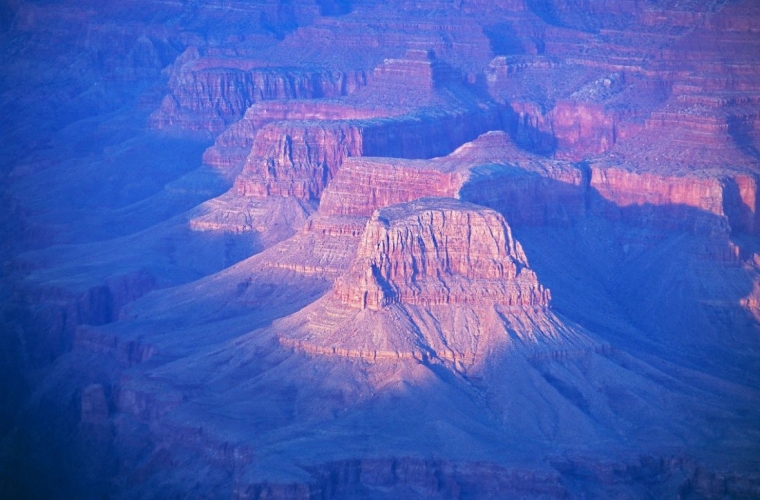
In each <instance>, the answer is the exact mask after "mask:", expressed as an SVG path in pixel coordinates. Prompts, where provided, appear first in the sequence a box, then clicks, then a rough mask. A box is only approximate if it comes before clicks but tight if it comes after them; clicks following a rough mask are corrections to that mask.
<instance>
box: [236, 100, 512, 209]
mask: <svg viewBox="0 0 760 500" xmlns="http://www.w3.org/2000/svg"><path fill="white" fill-rule="evenodd" d="M498 127H499V118H498V114H497V113H496V112H495V110H488V111H472V112H463V113H458V114H447V113H441V114H427V113H421V114H420V116H401V117H397V118H385V119H374V120H355V121H354V120H347V121H335V122H329V121H328V122H306V123H301V122H296V123H291V122H277V123H272V124H269V125H266V126H264V127H263V128H262V129H261V130H259V131H258V132H257V134H256V139H255V141H254V144H253V148H252V150H251V154H250V155H249V157H248V159H247V160H246V165H245V167H244V170H243V172H242V174H241V175H240V176H239V177H238V179H237V180H236V182H235V185H236V190H237V192H238V193H239V194H240V195H243V196H268V195H275V196H295V197H297V198H301V199H318V198H320V197H321V195H322V191H323V190H324V189H325V187H326V186H327V184H328V182H330V181H331V179H332V178H333V177H335V175H336V172H337V171H338V169H340V168H341V165H342V164H343V161H344V160H345V159H346V158H348V157H353V156H373V155H377V154H380V153H383V154H390V155H392V156H396V157H401V158H429V157H433V156H438V155H442V154H446V153H448V152H449V151H451V150H452V149H454V148H455V147H456V146H457V145H459V144H461V143H462V142H466V141H467V140H471V139H474V138H475V137H477V136H478V135H480V134H481V133H483V132H485V131H487V130H491V129H494V128H498Z"/></svg>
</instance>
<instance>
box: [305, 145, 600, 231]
mask: <svg viewBox="0 0 760 500" xmlns="http://www.w3.org/2000/svg"><path fill="white" fill-rule="evenodd" d="M399 179H400V180H401V182H397V180H399ZM583 179H584V173H583V171H582V170H581V169H579V168H577V167H575V166H573V165H572V164H570V163H567V162H562V161H555V160H549V159H546V158H542V157H541V156H538V155H534V154H530V153H527V152H525V151H522V150H520V149H519V148H518V147H516V145H515V144H514V142H513V141H512V140H511V139H510V138H509V136H508V135H507V134H505V133H503V132H489V133H486V134H484V135H482V136H480V137H479V138H478V139H476V140H475V141H472V142H470V143H467V144H464V145H463V146H461V147H460V148H458V149H457V150H456V151H454V152H453V153H451V154H450V155H448V156H445V157H439V158H434V159H431V160H401V159H388V158H366V157H365V158H351V159H349V160H348V161H347V162H346V163H345V164H344V165H343V167H342V170H341V174H340V175H339V176H338V177H337V178H336V179H335V180H334V182H333V183H332V184H331V185H330V188H329V189H328V190H327V191H326V192H325V194H324V196H323V199H322V202H321V204H320V212H321V213H323V214H332V215H351V216H365V217H368V216H370V215H371V214H372V213H373V212H374V211H375V210H376V209H378V208H382V207H384V206H388V205H391V204H394V203H402V202H407V201H412V200H414V199H417V198H420V197H423V196H444V197H455V198H460V199H462V200H466V201H471V202H473V203H478V204H481V205H485V206H488V207H491V208H494V209H496V210H498V211H501V212H502V213H505V214H507V215H508V217H509V220H511V221H515V222H516V223H519V224H547V223H548V224H556V223H567V222H568V221H569V220H570V219H572V218H574V217H578V216H580V215H582V214H583V213H584V211H585V206H584V191H583Z"/></svg>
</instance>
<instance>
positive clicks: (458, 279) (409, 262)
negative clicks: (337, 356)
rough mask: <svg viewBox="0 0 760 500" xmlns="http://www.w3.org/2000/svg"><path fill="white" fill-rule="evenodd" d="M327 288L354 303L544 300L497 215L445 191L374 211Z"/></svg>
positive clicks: (528, 303) (363, 305)
mask: <svg viewBox="0 0 760 500" xmlns="http://www.w3.org/2000/svg"><path fill="white" fill-rule="evenodd" d="M335 293H336V295H337V296H338V297H339V298H340V300H341V301H343V302H344V303H346V304H348V305H350V306H352V307H356V308H361V309H364V308H370V309H380V308H382V307H384V306H387V305H388V304H391V303H404V304H416V305H438V304H452V305H453V304H469V305H478V304H481V305H482V304H484V303H496V304H503V305H508V306H517V305H519V306H536V307H543V306H546V305H548V302H549V293H548V291H546V290H545V289H544V288H543V287H541V286H540V285H539V284H538V281H537V280H536V276H535V274H534V273H533V272H532V271H530V270H529V269H527V260H526V258H525V254H524V253H523V251H522V248H521V247H520V244H519V243H517V242H515V240H514V239H513V238H512V233H511V230H510V228H509V226H508V225H507V224H506V222H505V221H504V219H503V218H502V217H501V216H500V215H499V214H497V213H496V212H493V211H491V210H488V209H484V208H482V207H478V206H476V205H470V204H467V203H462V202H458V201H454V200H451V199H446V198H423V199H420V200H418V201H416V202H411V203H406V204H399V205H393V206H390V207H388V208H385V209H382V210H379V211H378V212H376V213H375V214H374V215H373V216H372V218H371V219H370V221H369V223H368V224H367V228H366V229H365V231H364V234H363V236H362V240H361V243H360V244H359V248H358V250H357V253H356V257H355V260H354V262H353V264H352V265H351V269H350V270H349V272H348V274H347V275H346V276H345V277H344V278H341V279H339V280H338V281H337V282H336V285H335Z"/></svg>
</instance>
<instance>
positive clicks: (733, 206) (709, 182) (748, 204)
mask: <svg viewBox="0 0 760 500" xmlns="http://www.w3.org/2000/svg"><path fill="white" fill-rule="evenodd" d="M590 186H591V188H593V189H594V192H595V193H598V194H599V195H600V196H601V198H603V199H604V200H607V201H609V202H611V203H610V204H606V205H600V204H597V205H596V206H597V208H598V209H600V210H601V211H602V212H603V213H604V214H605V215H606V216H608V217H612V218H618V217H622V218H623V219H625V220H627V221H628V222H633V223H642V222H645V223H648V224H652V225H654V226H656V227H659V228H663V229H689V230H693V231H698V232H699V231H710V230H716V229H718V230H719V229H720V227H721V226H722V225H724V224H727V225H728V226H730V228H731V230H732V231H735V232H746V233H754V232H755V231H756V230H757V201H758V198H757V197H758V193H757V180H756V178H755V177H753V176H750V175H741V174H733V175H730V174H728V173H727V174H722V175H721V174H720V173H716V174H714V175H713V176H706V175H696V174H692V175H689V174H684V175H680V176H679V175H671V176H668V175H663V174H656V173H651V172H632V171H628V170H624V169H617V168H592V169H591V180H590Z"/></svg>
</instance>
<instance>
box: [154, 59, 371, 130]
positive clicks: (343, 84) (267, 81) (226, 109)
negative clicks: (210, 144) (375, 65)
mask: <svg viewBox="0 0 760 500" xmlns="http://www.w3.org/2000/svg"><path fill="white" fill-rule="evenodd" d="M196 57H198V56H196ZM196 57H193V54H192V53H190V54H188V55H185V56H184V57H183V58H182V59H180V61H179V62H178V65H179V68H178V69H176V70H175V71H174V72H173V74H172V75H171V78H170V81H169V85H170V86H171V87H172V93H171V94H170V95H168V96H166V97H165V98H164V100H163V101H162V103H161V107H160V109H159V110H157V111H156V112H155V113H154V114H153V115H152V118H151V124H152V126H154V127H156V128H159V129H172V128H174V129H180V130H190V131H208V132H210V133H212V134H219V133H220V132H222V131H223V130H224V129H225V128H227V127H228V126H229V125H230V124H231V123H233V122H235V121H237V120H239V119H240V118H242V117H243V115H244V114H245V111H246V110H247V109H248V108H249V107H250V106H251V105H252V104H254V103H255V102H258V101H264V100H272V99H299V98H300V99H308V98H317V97H326V98H329V97H336V96H341V95H346V94H347V93H349V92H352V91H354V90H356V89H357V88H359V87H361V86H363V85H364V84H365V83H366V76H365V75H364V73H363V72H361V71H359V72H339V71H330V70H308V69H299V68H288V67H271V66H270V65H267V64H257V63H255V62H251V61H248V60H245V59H243V60H241V59H218V58H196ZM185 61H186V62H185ZM180 63H181V64H180Z"/></svg>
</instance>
